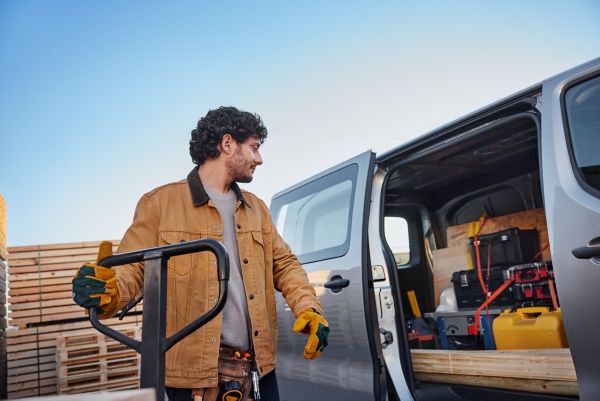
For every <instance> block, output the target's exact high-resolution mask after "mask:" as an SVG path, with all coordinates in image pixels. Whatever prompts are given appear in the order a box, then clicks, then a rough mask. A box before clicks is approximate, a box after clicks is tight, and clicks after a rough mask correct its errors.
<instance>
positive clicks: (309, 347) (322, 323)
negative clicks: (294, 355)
mask: <svg viewBox="0 0 600 401" xmlns="http://www.w3.org/2000/svg"><path fill="white" fill-rule="evenodd" d="M293 330H294V331H295V332H297V333H298V332H300V333H304V334H308V340H307V341H306V345H305V347H304V357H305V358H306V359H315V358H317V357H318V356H319V355H321V352H322V351H323V350H324V349H325V347H326V346H327V344H328V343H327V337H328V336H329V323H327V320H325V319H324V318H323V316H321V314H320V313H319V312H318V311H315V310H314V309H309V310H306V311H304V312H302V313H301V314H300V316H298V319H296V322H295V323H294V328H293Z"/></svg>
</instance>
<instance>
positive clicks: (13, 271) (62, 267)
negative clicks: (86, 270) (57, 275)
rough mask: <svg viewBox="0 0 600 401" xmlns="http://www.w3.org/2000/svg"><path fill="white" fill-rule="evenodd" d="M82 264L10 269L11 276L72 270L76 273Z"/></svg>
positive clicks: (13, 267) (12, 267)
mask: <svg viewBox="0 0 600 401" xmlns="http://www.w3.org/2000/svg"><path fill="white" fill-rule="evenodd" d="M82 264H83V263H82V262H70V263H60V264H56V265H39V266H38V265H28V266H18V267H15V266H11V267H10V269H9V274H10V275H11V276H12V275H13V274H21V273H23V274H25V273H40V272H41V273H44V272H53V271H63V270H71V271H76V270H77V269H78V268H80V267H81V265H82Z"/></svg>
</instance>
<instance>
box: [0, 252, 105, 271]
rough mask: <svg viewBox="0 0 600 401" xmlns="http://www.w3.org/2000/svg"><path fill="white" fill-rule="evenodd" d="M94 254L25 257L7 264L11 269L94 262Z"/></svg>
mask: <svg viewBox="0 0 600 401" xmlns="http://www.w3.org/2000/svg"><path fill="white" fill-rule="evenodd" d="M96 256H97V255H96V254H87V255H71V256H57V257H53V258H44V259H41V260H39V259H37V258H27V259H18V260H10V261H9V266H10V268H11V269H12V268H13V267H19V266H47V265H56V264H62V263H70V262H80V263H82V264H83V263H85V262H94V261H95V260H96Z"/></svg>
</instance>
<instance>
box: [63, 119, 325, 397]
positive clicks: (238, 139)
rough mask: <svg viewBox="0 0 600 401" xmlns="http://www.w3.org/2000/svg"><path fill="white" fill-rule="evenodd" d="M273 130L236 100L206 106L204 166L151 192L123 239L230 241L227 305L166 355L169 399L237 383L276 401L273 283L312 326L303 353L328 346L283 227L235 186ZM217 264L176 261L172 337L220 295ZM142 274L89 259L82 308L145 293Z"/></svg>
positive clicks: (127, 244)
mask: <svg viewBox="0 0 600 401" xmlns="http://www.w3.org/2000/svg"><path fill="white" fill-rule="evenodd" d="M266 137H267V129H266V128H265V127H264V125H263V123H262V121H261V119H260V117H259V116H258V115H256V114H251V113H248V112H245V111H240V110H238V109H236V108H234V107H220V108H218V109H216V110H211V111H209V112H208V113H207V114H206V116H205V117H203V118H201V119H200V120H199V121H198V124H197V127H196V128H195V129H194V130H193V131H192V138H191V140H190V155H191V157H192V160H193V162H194V163H195V164H196V165H197V167H195V168H194V169H193V170H192V171H191V173H190V174H189V175H188V177H187V179H185V180H182V181H179V182H175V183H170V184H167V185H164V186H161V187H159V188H156V189H154V190H153V191H151V192H149V193H147V194H145V195H144V196H143V197H142V199H141V200H140V201H139V203H138V205H137V208H136V211H135V216H134V220H133V223H132V225H131V227H129V229H128V230H127V232H126V233H125V236H124V237H123V240H122V241H121V243H120V245H119V249H118V252H119V253H122V252H129V251H132V250H136V249H142V248H150V247H155V246H161V245H167V244H175V243H178V242H181V241H190V240H195V239H200V238H213V239H217V240H219V241H222V242H223V243H224V245H225V247H226V248H227V251H228V254H229V260H230V279H229V291H228V297H227V302H226V304H225V307H224V309H223V311H222V313H220V314H219V315H218V316H217V317H216V318H215V319H213V320H212V321H210V322H209V323H208V324H206V325H205V326H203V327H202V328H200V329H199V330H197V331H196V332H195V333H193V334H192V335H190V336H189V337H187V338H186V339H184V340H183V341H181V342H180V343H178V344H177V345H175V346H174V347H173V348H172V349H171V350H170V351H169V352H168V353H167V356H166V367H165V376H166V386H167V395H168V396H169V399H170V400H171V401H179V400H182V401H183V400H185V401H188V400H192V399H195V400H198V399H200V400H203V401H211V400H215V399H217V395H218V394H219V392H221V396H222V395H223V391H226V390H227V389H230V388H232V386H233V387H235V388H236V389H237V390H239V391H240V392H243V393H244V399H246V398H248V397H249V398H253V394H256V392H257V391H258V390H259V389H260V396H261V399H262V400H267V401H268V400H279V394H278V388H277V379H276V376H275V371H274V369H275V351H276V349H277V312H276V308H275V294H274V290H275V289H276V290H278V291H281V292H282V293H283V296H284V297H285V299H286V302H287V304H288V305H289V306H290V308H291V309H292V311H293V312H294V314H295V316H296V317H297V320H296V323H295V324H294V328H293V330H294V331H296V332H303V333H305V334H309V338H308V341H307V344H306V347H305V350H304V357H305V358H307V359H314V358H316V357H318V356H319V355H320V353H321V351H323V349H324V348H325V346H326V345H327V335H328V332H329V328H328V324H327V322H326V321H325V319H324V318H323V317H322V307H321V305H320V303H319V301H318V300H317V297H316V294H315V291H314V289H313V288H312V286H311V285H310V284H309V282H308V278H307V276H306V273H305V272H304V270H303V269H302V266H301V265H300V263H299V262H298V260H297V258H296V257H295V256H294V255H293V254H292V253H291V251H290V249H289V247H288V246H287V245H286V244H285V242H284V241H283V240H282V238H281V237H280V236H279V234H278V233H277V231H276V229H275V227H274V225H273V224H272V222H271V218H270V215H269V210H268V208H267V206H266V205H265V203H264V202H263V201H261V200H260V199H259V198H257V197H256V196H255V195H253V194H251V193H249V192H246V191H242V190H241V189H240V188H239V186H238V184H237V183H238V182H243V183H247V182H250V181H252V178H253V174H254V171H255V169H256V167H257V166H260V165H261V164H262V162H263V161H262V158H261V155H260V146H261V144H262V143H263V141H264V140H265V139H266ZM99 256H100V255H99ZM215 263H216V262H215V257H214V255H212V254H211V253H208V252H204V253H200V254H193V255H182V256H177V257H174V258H171V259H170V261H169V265H168V273H167V286H168V290H167V336H169V335H171V334H173V333H175V332H177V331H178V330H180V329H181V328H182V327H184V326H185V325H186V324H188V323H189V322H191V321H192V320H194V319H196V318H197V317H198V316H200V315H202V314H204V313H206V312H207V311H208V310H209V309H210V307H212V306H213V305H214V303H215V302H216V299H217V297H218V292H219V288H218V282H217V279H216V269H215ZM143 275H144V270H143V265H141V264H133V265H127V266H120V267H116V268H114V269H105V268H103V267H100V266H96V265H93V264H86V265H85V266H83V267H82V268H81V269H80V270H79V272H78V273H77V275H76V277H75V278H74V279H73V293H74V299H75V301H76V302H77V303H78V304H79V305H81V306H84V307H91V306H96V307H97V308H99V309H100V311H99V312H101V313H102V315H101V317H108V316H112V315H114V314H115V313H116V312H117V311H118V310H119V309H121V308H122V307H123V306H124V305H125V304H127V302H129V301H130V300H132V299H133V298H134V297H135V296H136V294H138V292H139V291H140V289H141V288H142V287H143ZM232 366H233V367H234V368H233V370H232ZM249 366H254V367H255V370H256V371H257V373H258V375H260V382H259V383H260V384H259V386H258V387H259V389H257V388H255V389H254V393H251V391H250V387H251V381H250V380H247V378H248V376H249V375H248V374H246V373H248V369H250V368H249ZM236 372H237V373H236ZM240 373H241V374H240ZM249 393H251V394H249Z"/></svg>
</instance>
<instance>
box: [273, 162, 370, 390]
mask: <svg viewBox="0 0 600 401" xmlns="http://www.w3.org/2000/svg"><path fill="white" fill-rule="evenodd" d="M373 163H374V154H373V153H372V152H371V151H368V152H365V153H363V154H361V155H359V156H357V157H355V158H352V159H350V160H348V161H347V162H344V163H341V164H339V165H337V166H336V167H335V168H332V169H329V170H327V171H326V172H324V173H323V174H319V175H317V176H315V177H312V178H310V179H308V180H305V181H303V183H301V184H299V185H295V186H294V187H292V188H291V189H288V190H286V191H284V192H281V193H279V194H278V195H277V196H276V197H274V198H273V201H272V203H271V214H272V216H273V221H274V222H275V224H276V226H277V228H278V230H279V232H280V234H281V235H282V237H283V238H284V240H285V241H286V242H287V243H288V244H289V245H290V247H291V248H292V251H293V252H294V253H295V254H297V255H298V256H299V259H300V261H301V262H302V264H303V267H304V269H305V270H306V272H307V274H308V277H309V280H310V282H311V284H312V285H313V286H314V287H315V291H316V293H317V296H318V297H319V301H320V302H321V304H322V305H323V308H324V314H325V318H326V319H327V320H328V322H329V324H330V327H331V332H330V335H329V345H328V346H327V349H326V350H325V352H324V353H323V354H322V355H321V356H320V357H319V358H317V359H315V360H312V361H309V360H305V359H304V358H303V356H302V353H303V349H304V345H305V343H306V336H305V335H303V334H294V333H291V329H292V326H293V322H294V319H295V317H294V316H293V314H292V313H291V311H290V310H289V308H288V307H287V305H285V301H284V299H283V297H282V296H281V295H278V296H277V310H278V321H279V339H280V340H279V347H278V353H277V359H278V363H277V378H278V380H279V381H280V392H281V398H282V399H284V400H289V401H293V400H298V401H300V400H306V399H310V400H311V401H319V400H323V401H324V400H331V399H332V394H335V395H336V396H338V395H340V394H341V393H342V392H343V393H344V399H345V400H356V401H359V400H361V401H362V400H375V394H377V393H378V391H379V389H378V387H379V380H375V378H378V377H379V366H377V364H376V363H374V358H373V356H374V353H373V352H372V351H371V347H370V342H372V340H370V339H369V336H370V333H369V331H370V330H372V327H371V324H369V325H368V324H367V319H368V318H369V315H370V313H368V308H367V307H366V305H365V302H364V298H365V295H364V294H365V291H366V288H365V286H364V285H363V279H364V277H363V272H364V266H363V263H364V260H365V256H366V250H365V248H364V245H363V244H364V243H365V241H366V238H365V234H366V229H365V228H364V221H365V218H366V216H365V213H368V209H366V210H365V204H367V205H368V204H369V202H367V200H370V198H369V197H370V187H369V188H367V183H370V182H371V178H372V172H373ZM349 182H351V183H352V185H351V186H350V185H349V184H348V183H349ZM347 201H349V202H350V203H351V207H350V208H349V210H347V208H345V207H344V204H345V202H347ZM345 216H347V217H348V220H347V221H346V220H344V217H345ZM320 221H321V222H322V223H319V222H320ZM342 223H343V224H344V225H347V230H348V231H347V235H346V237H345V240H346V243H347V247H346V248H344V247H343V246H340V245H339V244H338V243H337V242H336V241H335V238H337V237H340V238H342V237H344V233H346V232H345V231H343V230H341V231H340V230H339V228H340V227H339V226H340V225H341V224H342ZM312 226H315V227H316V228H315V231H314V232H313V231H310V230H307V227H309V228H310V227H312ZM332 226H335V227H332ZM345 228H346V227H345ZM345 228H344V229H345ZM324 232H325V233H324ZM332 238H333V239H332ZM313 242H314V243H313ZM320 244H324V245H323V246H325V247H326V249H320V248H319V246H320ZM329 245H331V246H329ZM335 276H339V277H341V278H343V279H348V280H349V281H350V284H349V285H348V286H347V287H345V288H339V289H327V288H325V287H324V284H325V283H326V282H330V281H331V279H332V278H335ZM308 388H310V396H308V395H307V394H308V393H307V390H306V389H308ZM336 389H339V391H335V390H336ZM332 392H333V393H332Z"/></svg>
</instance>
